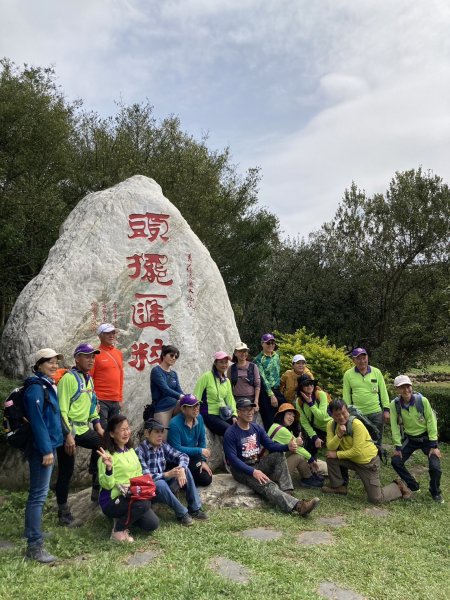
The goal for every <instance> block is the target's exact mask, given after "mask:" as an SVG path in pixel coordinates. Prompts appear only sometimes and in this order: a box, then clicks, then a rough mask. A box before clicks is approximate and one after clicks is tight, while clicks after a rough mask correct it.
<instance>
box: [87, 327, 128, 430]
mask: <svg viewBox="0 0 450 600" xmlns="http://www.w3.org/2000/svg"><path fill="white" fill-rule="evenodd" d="M97 335H98V337H99V338H100V346H99V347H98V349H99V350H100V354H96V356H95V362H94V367H93V368H92V370H91V372H90V374H91V377H92V378H93V380H94V387H95V393H96V395H97V398H98V402H99V414H100V423H101V425H102V427H103V429H106V425H107V423H108V420H109V419H110V418H111V417H112V416H113V415H118V414H119V413H120V408H121V405H122V401H123V355H122V352H121V351H120V350H118V349H117V348H116V347H115V342H116V328H115V327H114V325H111V324H110V323H102V324H101V325H100V326H99V327H98V329H97Z"/></svg>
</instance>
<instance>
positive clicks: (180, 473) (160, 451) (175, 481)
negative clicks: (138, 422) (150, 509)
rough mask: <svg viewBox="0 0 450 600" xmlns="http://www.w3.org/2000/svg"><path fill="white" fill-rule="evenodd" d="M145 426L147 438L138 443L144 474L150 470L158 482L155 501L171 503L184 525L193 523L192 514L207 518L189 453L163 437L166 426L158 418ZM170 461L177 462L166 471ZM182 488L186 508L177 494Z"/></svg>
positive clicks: (194, 516)
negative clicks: (191, 467) (181, 450)
mask: <svg viewBox="0 0 450 600" xmlns="http://www.w3.org/2000/svg"><path fill="white" fill-rule="evenodd" d="M144 428H145V438H146V439H145V440H144V441H143V442H142V443H141V444H140V445H139V446H138V447H137V449H136V452H137V455H138V456H139V460H140V461H141V465H142V472H143V474H144V475H145V474H147V473H149V474H150V475H151V476H152V477H153V480H154V482H155V485H156V496H155V498H154V502H161V503H163V504H167V506H170V508H172V509H173V510H174V512H175V515H176V517H177V519H178V521H179V522H180V523H181V525H184V526H186V527H188V526H189V525H192V524H193V521H192V519H193V518H194V519H199V520H205V519H207V518H208V515H207V514H206V512H204V511H203V510H202V503H201V500H200V496H199V494H198V491H197V488H196V487H195V482H194V478H193V477H192V474H191V472H190V470H189V468H188V465H189V456H188V455H187V454H184V453H183V452H178V450H175V448H172V446H171V445H170V444H168V443H167V442H164V441H163V437H164V429H165V428H164V425H162V424H161V423H160V422H159V421H156V420H155V419H148V420H147V421H146V422H145V424H144ZM167 463H171V464H175V465H176V466H175V467H173V468H172V469H169V470H168V471H166V466H167ZM179 489H183V490H184V491H185V492H186V500H187V504H188V507H187V508H186V507H185V506H183V505H182V504H181V502H180V501H179V500H178V498H177V497H176V496H175V494H176V492H177V491H178V490H179Z"/></svg>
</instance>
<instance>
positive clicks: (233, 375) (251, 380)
mask: <svg viewBox="0 0 450 600" xmlns="http://www.w3.org/2000/svg"><path fill="white" fill-rule="evenodd" d="M255 366H256V365H255V363H252V362H249V363H248V367H247V383H248V384H249V385H251V386H252V387H255ZM230 381H231V385H232V386H233V387H234V386H235V385H236V384H237V382H238V367H237V363H233V364H232V365H231V368H230Z"/></svg>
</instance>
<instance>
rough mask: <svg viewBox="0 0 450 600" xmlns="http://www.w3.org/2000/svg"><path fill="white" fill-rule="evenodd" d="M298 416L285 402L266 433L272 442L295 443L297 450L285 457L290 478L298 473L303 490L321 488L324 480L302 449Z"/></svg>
mask: <svg viewBox="0 0 450 600" xmlns="http://www.w3.org/2000/svg"><path fill="white" fill-rule="evenodd" d="M299 419H300V415H299V414H298V410H296V409H295V408H294V407H293V406H292V404H289V403H288V402H285V403H284V404H282V405H281V406H280V408H279V409H278V412H277V414H276V415H275V419H274V423H273V425H271V427H270V428H269V431H268V432H267V434H268V436H269V437H270V439H271V440H273V441H274V442H278V443H279V444H289V442H290V441H291V440H292V439H293V440H295V441H296V442H297V449H296V450H294V451H293V452H289V454H288V455H287V456H286V462H287V465H288V469H289V473H290V474H291V476H292V475H293V474H294V473H295V471H298V473H299V475H300V485H301V486H302V487H305V488H318V487H322V486H323V480H324V478H323V477H322V475H319V465H318V464H317V461H316V460H315V459H314V458H312V457H311V454H310V453H309V452H308V451H307V450H305V448H303V447H302V446H303V440H302V437H301V435H300V427H299V424H298V422H299Z"/></svg>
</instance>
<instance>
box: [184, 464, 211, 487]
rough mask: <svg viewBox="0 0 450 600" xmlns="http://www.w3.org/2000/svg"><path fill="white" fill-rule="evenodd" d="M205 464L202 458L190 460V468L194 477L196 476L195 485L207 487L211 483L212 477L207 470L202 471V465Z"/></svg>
mask: <svg viewBox="0 0 450 600" xmlns="http://www.w3.org/2000/svg"><path fill="white" fill-rule="evenodd" d="M202 464H203V461H202V460H200V458H197V459H195V458H191V459H190V460H189V470H190V472H191V473H192V477H193V478H194V481H195V485H197V486H201V487H207V486H208V485H211V482H212V477H211V475H210V474H209V473H207V472H206V471H200V467H201V465H202Z"/></svg>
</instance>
